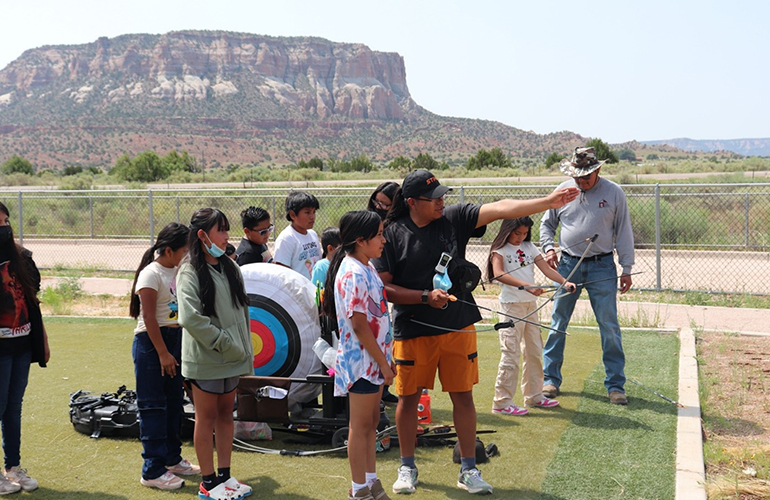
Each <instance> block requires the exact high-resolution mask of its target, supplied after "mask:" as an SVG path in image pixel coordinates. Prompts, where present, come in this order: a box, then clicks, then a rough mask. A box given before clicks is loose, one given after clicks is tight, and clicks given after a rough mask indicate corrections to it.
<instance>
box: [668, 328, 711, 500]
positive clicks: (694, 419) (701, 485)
mask: <svg viewBox="0 0 770 500" xmlns="http://www.w3.org/2000/svg"><path fill="white" fill-rule="evenodd" d="M696 354H697V353H696V350H695V334H694V333H693V331H692V329H691V328H682V329H681V330H680V331H679V402H680V403H681V404H682V405H683V406H684V408H679V412H678V416H677V424H676V490H675V491H676V498H677V500H685V499H686V500H690V499H698V500H701V499H702V500H706V498H707V496H706V487H705V485H706V467H705V462H704V458H703V432H702V430H701V411H700V397H699V393H698V361H697V359H696Z"/></svg>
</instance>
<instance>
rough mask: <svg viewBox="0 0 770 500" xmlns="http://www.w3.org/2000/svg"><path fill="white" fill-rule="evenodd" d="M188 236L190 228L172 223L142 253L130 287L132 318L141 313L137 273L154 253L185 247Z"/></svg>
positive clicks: (159, 253)
mask: <svg viewBox="0 0 770 500" xmlns="http://www.w3.org/2000/svg"><path fill="white" fill-rule="evenodd" d="M189 234H190V228H188V227H187V226H185V225H184V224H179V223H178V222H172V223H171V224H169V225H167V226H166V227H164V228H163V229H161V230H160V232H159V233H158V239H157V240H155V244H154V245H153V246H152V247H150V248H148V249H147V251H146V252H144V255H142V261H141V262H140V263H139V267H137V268H136V274H134V284H133V285H132V286H131V303H130V304H129V306H128V313H129V314H130V315H131V317H132V318H134V319H136V318H138V317H139V313H140V311H141V301H140V300H139V296H138V295H137V294H136V280H137V279H139V273H141V272H142V269H144V268H145V267H147V266H149V265H150V263H151V262H152V261H153V260H154V259H155V254H156V253H157V254H158V255H159V256H160V255H163V254H164V253H165V252H166V249H167V248H170V249H171V251H172V252H176V251H177V250H179V249H180V248H182V247H184V246H185V245H187V239H188V236H189Z"/></svg>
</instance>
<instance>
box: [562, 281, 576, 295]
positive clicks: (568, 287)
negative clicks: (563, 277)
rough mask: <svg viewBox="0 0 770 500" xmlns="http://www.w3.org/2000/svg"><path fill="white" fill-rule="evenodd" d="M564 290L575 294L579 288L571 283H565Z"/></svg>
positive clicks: (563, 284)
mask: <svg viewBox="0 0 770 500" xmlns="http://www.w3.org/2000/svg"><path fill="white" fill-rule="evenodd" d="M562 288H563V289H565V290H567V291H568V292H569V293H575V290H577V286H575V284H574V283H573V282H571V281H565V282H564V283H562Z"/></svg>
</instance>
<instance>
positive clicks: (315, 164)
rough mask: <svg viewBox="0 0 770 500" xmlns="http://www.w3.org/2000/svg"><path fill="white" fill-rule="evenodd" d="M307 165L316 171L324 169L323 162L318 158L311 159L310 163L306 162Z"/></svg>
mask: <svg viewBox="0 0 770 500" xmlns="http://www.w3.org/2000/svg"><path fill="white" fill-rule="evenodd" d="M307 165H308V167H310V168H314V169H316V170H323V169H324V162H323V161H322V160H321V159H320V158H318V157H313V158H311V159H310V161H309V162H307Z"/></svg>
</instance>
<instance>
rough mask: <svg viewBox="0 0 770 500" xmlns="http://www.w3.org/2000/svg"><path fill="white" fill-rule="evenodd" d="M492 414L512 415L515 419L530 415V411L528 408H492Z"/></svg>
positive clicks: (510, 406) (511, 406)
mask: <svg viewBox="0 0 770 500" xmlns="http://www.w3.org/2000/svg"><path fill="white" fill-rule="evenodd" d="M492 413H495V414H497V415H512V416H514V417H519V416H522V415H526V414H527V413H529V410H527V409H526V408H521V407H520V406H516V405H509V406H506V407H505V408H492Z"/></svg>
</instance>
